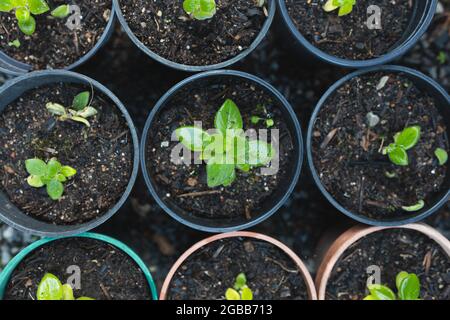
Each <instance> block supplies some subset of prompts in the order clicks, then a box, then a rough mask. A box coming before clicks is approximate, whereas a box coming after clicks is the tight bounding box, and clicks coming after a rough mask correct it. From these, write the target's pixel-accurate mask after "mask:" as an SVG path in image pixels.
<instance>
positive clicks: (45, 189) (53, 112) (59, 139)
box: [0, 83, 133, 225]
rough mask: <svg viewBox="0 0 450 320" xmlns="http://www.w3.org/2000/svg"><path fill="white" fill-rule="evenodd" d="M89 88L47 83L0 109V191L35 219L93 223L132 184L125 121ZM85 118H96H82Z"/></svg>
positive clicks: (131, 151) (110, 104)
mask: <svg viewBox="0 0 450 320" xmlns="http://www.w3.org/2000/svg"><path fill="white" fill-rule="evenodd" d="M88 88H89V85H78V84H73V83H54V84H49V85H45V86H42V87H38V88H35V89H31V90H28V91H27V92H25V93H24V94H22V95H21V96H20V98H18V99H16V100H14V101H13V102H11V103H10V104H9V105H8V106H6V108H5V109H4V110H3V111H2V120H1V121H0V132H1V134H0V146H1V148H0V168H1V172H2V173H3V174H1V175H0V176H1V178H0V191H1V192H2V193H3V194H4V195H5V196H7V197H8V198H9V200H10V201H11V203H12V204H13V205H15V206H16V207H17V208H18V209H19V210H21V211H22V212H24V213H25V214H27V215H29V216H31V217H32V218H34V219H37V220H40V221H44V222H47V223H53V224H57V225H76V224H81V223H85V222H88V221H91V220H92V219H95V218H98V217H100V216H102V215H103V214H105V213H107V212H108V211H109V210H110V209H111V208H113V207H114V205H115V204H116V203H117V202H118V200H119V199H120V198H121V197H122V196H123V192H124V191H125V190H126V187H127V185H128V183H129V180H130V176H131V173H132V168H133V141H132V136H131V131H130V128H129V127H128V124H127V121H126V120H125V118H124V117H123V115H122V113H121V112H120V110H119V109H118V108H117V107H116V105H115V104H114V102H113V101H112V100H110V99H109V98H108V97H106V96H105V95H104V94H102V93H101V92H92V93H89V92H88V90H92V88H89V89H88ZM49 102H51V103H50V104H49ZM46 105H47V107H48V108H46V107H45V106H46ZM92 106H95V109H94V108H93V107H92ZM89 113H91V114H94V113H97V115H96V116H91V117H89V118H88V119H84V118H82V116H86V115H88V114H89ZM77 120H79V121H77ZM27 160H29V161H27ZM47 161H48V163H46V162H47ZM32 164H34V165H36V167H33V168H31V165H32ZM70 168H75V169H76V171H75V169H70ZM28 169H30V170H28ZM32 170H33V171H32ZM75 174H76V179H71V178H72V177H74V175H75ZM30 175H31V177H30ZM63 193H64V196H62V194H63ZM61 196H62V197H61ZM55 200H57V201H55Z"/></svg>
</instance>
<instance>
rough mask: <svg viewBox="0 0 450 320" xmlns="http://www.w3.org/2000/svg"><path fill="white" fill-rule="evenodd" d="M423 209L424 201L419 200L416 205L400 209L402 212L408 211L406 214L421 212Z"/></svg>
mask: <svg viewBox="0 0 450 320" xmlns="http://www.w3.org/2000/svg"><path fill="white" fill-rule="evenodd" d="M423 207H425V201H423V200H420V201H419V202H418V203H416V204H415V205H412V206H404V207H402V209H403V210H405V211H408V212H415V211H419V210H422V209H423Z"/></svg>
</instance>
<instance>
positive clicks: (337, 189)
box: [312, 73, 449, 220]
mask: <svg viewBox="0 0 450 320" xmlns="http://www.w3.org/2000/svg"><path fill="white" fill-rule="evenodd" d="M385 76H388V77H389V79H388V81H387V83H386V84H385V86H384V87H383V88H380V89H379V90H377V86H381V84H382V82H383V81H382V79H383V78H384V77H385ZM385 79H386V78H385ZM369 112H373V113H374V114H375V115H377V116H378V117H379V118H380V121H379V123H378V124H377V125H376V126H375V127H372V128H370V127H369V126H368V123H367V114H368V113H369ZM413 125H419V126H420V127H421V137H420V140H419V142H418V144H417V145H416V146H415V147H414V148H412V149H410V150H408V151H407V152H408V157H409V161H410V163H409V165H408V166H405V167H402V166H397V165H394V164H393V163H392V162H390V160H389V158H388V157H387V156H384V155H383V154H382V153H381V150H382V148H383V147H384V146H387V145H389V144H390V143H393V137H394V135H395V134H396V133H397V132H400V131H402V130H403V129H404V128H406V127H409V126H413ZM313 130H314V131H313V138H312V148H313V149H312V150H313V159H314V165H315V167H316V169H317V171H318V174H319V177H320V179H321V181H322V183H323V184H324V186H325V188H326V189H327V191H328V192H330V193H331V195H332V196H333V197H334V198H335V199H336V201H337V202H338V203H340V204H341V205H342V206H344V207H345V208H346V209H348V210H350V211H352V212H355V213H359V214H361V215H364V216H367V217H370V218H373V219H377V220H385V219H388V218H396V219H398V218H404V217H407V216H408V215H410V213H408V212H406V211H404V210H402V209H401V207H402V206H412V205H415V204H417V203H418V202H419V201H420V200H424V201H425V203H426V205H427V206H430V205H431V204H432V202H433V199H434V196H436V195H437V193H438V192H439V191H440V190H441V188H442V187H443V184H444V183H445V182H446V179H447V178H446V172H447V165H444V166H440V165H439V162H438V160H437V158H436V156H435V155H434V151H435V150H436V148H442V149H445V150H447V151H448V150H449V143H448V138H447V133H446V126H445V123H444V120H443V118H442V116H441V115H440V114H439V112H438V109H437V107H436V102H435V100H434V99H433V98H431V97H430V96H429V95H428V94H427V93H426V92H422V91H421V90H419V89H418V88H417V87H416V86H415V85H414V84H413V83H412V82H411V80H409V79H408V78H407V77H406V76H404V75H403V74H393V73H371V74H366V75H364V76H362V77H356V78H353V79H351V80H350V81H348V82H347V83H345V84H344V85H343V86H341V87H340V88H339V89H338V90H337V91H336V92H335V93H334V94H332V95H331V96H330V97H329V98H328V100H327V101H326V102H325V104H324V105H323V106H322V109H321V110H320V112H319V114H318V116H317V119H316V122H315V124H314V129H313ZM389 174H393V175H395V177H394V178H388V177H387V176H388V175H389Z"/></svg>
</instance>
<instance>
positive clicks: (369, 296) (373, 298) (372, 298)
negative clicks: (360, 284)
mask: <svg viewBox="0 0 450 320" xmlns="http://www.w3.org/2000/svg"><path fill="white" fill-rule="evenodd" d="M364 300H378V299H377V298H376V297H374V296H372V295H368V296H367V297H365V298H364Z"/></svg>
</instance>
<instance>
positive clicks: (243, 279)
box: [234, 273, 247, 290]
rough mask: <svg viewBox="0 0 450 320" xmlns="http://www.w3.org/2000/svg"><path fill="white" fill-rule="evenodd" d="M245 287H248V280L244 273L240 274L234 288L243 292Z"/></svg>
mask: <svg viewBox="0 0 450 320" xmlns="http://www.w3.org/2000/svg"><path fill="white" fill-rule="evenodd" d="M245 285H247V278H246V277H245V274H244V273H240V274H238V276H237V277H236V282H235V284H234V288H235V289H236V290H241V289H242V288H243V287H244V286H245Z"/></svg>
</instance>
